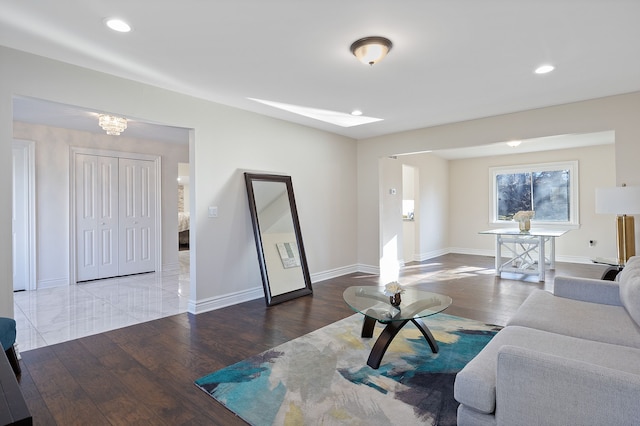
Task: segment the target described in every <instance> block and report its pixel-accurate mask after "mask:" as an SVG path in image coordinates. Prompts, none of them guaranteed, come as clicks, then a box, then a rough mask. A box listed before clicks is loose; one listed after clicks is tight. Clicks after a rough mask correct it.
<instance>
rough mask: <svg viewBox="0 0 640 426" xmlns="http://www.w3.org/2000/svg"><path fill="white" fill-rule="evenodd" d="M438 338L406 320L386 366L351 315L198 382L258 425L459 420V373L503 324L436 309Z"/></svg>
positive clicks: (431, 320)
mask: <svg viewBox="0 0 640 426" xmlns="http://www.w3.org/2000/svg"><path fill="white" fill-rule="evenodd" d="M423 320H424V322H425V324H426V325H427V326H428V327H429V329H430V330H431V332H432V333H433V336H434V337H435V339H436V340H437V341H438V345H439V346H440V351H439V353H437V354H434V353H432V352H431V349H430V348H429V345H428V343H427V342H426V340H425V339H424V337H423V336H422V334H420V331H419V330H418V329H417V328H416V327H415V326H414V325H413V324H412V323H408V324H407V325H406V326H405V327H404V328H403V329H402V330H401V332H400V333H399V334H398V335H397V336H396V338H395V339H394V340H393V342H392V343H391V345H390V346H389V348H388V349H387V352H386V354H385V356H384V358H382V363H381V364H380V368H379V369H377V370H374V369H372V368H371V367H369V366H368V365H367V358H368V357H369V352H370V351H371V347H372V346H373V344H374V343H375V341H376V339H377V337H378V335H379V334H380V332H381V331H382V329H383V326H382V325H381V324H378V325H377V326H376V330H375V332H374V336H373V338H370V339H365V338H361V337H360V333H361V331H362V322H363V316H362V315H360V314H355V315H352V316H350V317H348V318H345V319H343V320H341V321H338V322H335V323H333V324H330V325H328V326H326V327H323V328H321V329H319V330H316V331H314V332H312V333H309V334H306V335H304V336H302V337H299V338H297V339H294V340H291V341H289V342H287V343H284V344H282V345H280V346H277V347H275V348H273V349H270V350H268V351H265V352H263V353H261V354H259V355H256V356H254V357H251V358H249V359H246V360H244V361H241V362H238V363H236V364H234V365H231V366H229V367H226V368H224V369H222V370H219V371H216V372H214V373H211V374H209V375H207V376H204V377H201V378H200V379H198V380H196V382H195V383H196V385H197V386H199V387H200V388H201V389H202V390H204V391H205V392H207V393H208V394H210V395H211V396H212V397H213V398H215V399H216V400H217V401H219V402H220V403H222V404H223V405H224V406H226V407H227V408H228V409H229V410H231V411H233V412H234V413H235V414H236V415H238V416H240V417H241V418H242V419H244V420H245V421H246V422H248V423H250V424H252V425H256V426H258V425H420V424H424V425H455V424H456V410H457V407H458V403H457V402H456V401H455V400H454V398H453V382H454V379H455V375H456V373H457V372H458V371H460V370H461V369H462V367H464V366H465V365H466V364H467V362H469V361H470V360H471V359H472V358H473V357H474V356H475V355H476V354H477V353H478V352H479V351H480V350H481V349H482V348H483V347H484V346H485V345H486V344H487V343H488V342H489V340H491V338H492V337H493V336H494V335H495V334H496V333H497V332H498V331H499V329H500V327H497V326H493V325H487V324H483V323H480V322H477V321H472V320H469V319H465V318H459V317H455V316H451V315H446V314H438V315H434V316H431V317H428V318H424V319H423Z"/></svg>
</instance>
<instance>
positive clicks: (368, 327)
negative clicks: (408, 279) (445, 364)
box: [361, 315, 439, 370]
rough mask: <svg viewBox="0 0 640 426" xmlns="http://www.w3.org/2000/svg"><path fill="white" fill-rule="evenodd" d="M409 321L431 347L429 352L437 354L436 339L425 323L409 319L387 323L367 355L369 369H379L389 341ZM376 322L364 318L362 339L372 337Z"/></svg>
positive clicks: (366, 317) (369, 318) (417, 319)
mask: <svg viewBox="0 0 640 426" xmlns="http://www.w3.org/2000/svg"><path fill="white" fill-rule="evenodd" d="M409 321H411V322H412V323H414V324H415V326H416V327H418V330H420V332H421V333H422V335H423V336H424V338H425V339H426V340H427V343H429V346H430V347H431V351H432V352H433V353H434V354H437V353H438V350H439V349H438V343H437V342H436V339H434V338H433V334H431V331H430V330H429V328H428V327H427V326H426V325H425V323H424V322H423V321H422V320H421V319H420V318H411V319H408V320H401V321H389V322H386V323H384V324H386V327H385V328H384V330H382V333H380V336H379V337H378V340H376V343H375V344H374V345H373V349H371V353H370V354H369V359H368V360H367V365H368V366H369V367H371V368H374V369H376V370H377V369H378V367H380V362H381V361H382V357H383V356H384V354H385V352H386V351H387V348H388V347H389V345H390V344H391V341H392V340H393V339H394V338H395V337H396V334H398V332H399V331H400V330H401V329H402V327H404V326H405V324H406V323H408V322H409ZM376 322H377V320H376V319H375V318H371V317H369V316H367V315H365V317H364V323H363V324H362V334H361V336H362V337H373V329H374V328H375V326H376Z"/></svg>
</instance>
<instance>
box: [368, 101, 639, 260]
mask: <svg viewBox="0 0 640 426" xmlns="http://www.w3.org/2000/svg"><path fill="white" fill-rule="evenodd" d="M638 111H640V92H636V93H630V94H625V95H619V96H611V97H606V98H601V99H594V100H588V101H583V102H575V103H571V104H565V105H559V106H554V107H548V108H540V109H535V110H530V111H523V112H516V113H512V114H504V115H500V116H494V117H488V118H483V119H478V120H471V121H465V122H460V123H453V124H446V125H442V126H434V127H430V128H424V129H418V130H412V131H407V132H402V133H396V134H392V135H385V136H380V137H376V138H370V139H366V140H360V141H358V262H359V264H360V265H368V266H369V267H371V268H374V267H376V266H377V265H378V264H380V259H381V257H382V253H383V240H384V239H383V238H381V231H380V216H379V215H378V216H376V214H375V213H376V212H378V211H379V210H378V205H379V202H380V194H379V188H378V182H379V169H378V161H379V159H380V158H386V157H388V156H390V155H397V154H405V153H413V152H424V151H429V150H437V149H448V148H461V147H466V146H474V145H484V144H489V143H495V142H502V141H508V140H523V139H532V138H536V137H543V136H554V135H563V134H572V133H592V132H599V131H606V130H613V131H615V135H616V144H615V164H616V167H615V176H616V179H615V183H616V184H617V185H619V184H621V183H623V182H625V183H627V184H628V185H640V171H639V169H638V167H637V161H638V158H640V144H638V141H639V140H640V120H638V117H637V115H638ZM599 167H600V166H599ZM581 172H582V173H587V174H588V173H590V172H591V171H590V170H588V169H585V168H582V169H581ZM421 173H422V172H421ZM585 197H587V196H585ZM582 202H588V200H587V199H586V198H583V200H582ZM586 208H588V207H586ZM452 226H454V224H453V220H451V222H450V225H449V229H451V227H452ZM455 226H457V225H455ZM474 232H475V230H474ZM604 232H608V231H606V230H605V231H604ZM582 238H590V237H587V236H586V235H582V236H580V239H581V240H582ZM456 241H457V240H456ZM479 244H482V243H479ZM576 244H578V243H576ZM579 244H582V242H580V243H579ZM445 247H446V246H445ZM600 247H601V248H602V246H600Z"/></svg>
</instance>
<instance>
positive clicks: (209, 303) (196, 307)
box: [187, 286, 264, 314]
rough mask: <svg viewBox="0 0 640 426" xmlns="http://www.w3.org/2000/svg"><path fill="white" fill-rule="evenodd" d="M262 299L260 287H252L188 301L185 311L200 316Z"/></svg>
mask: <svg viewBox="0 0 640 426" xmlns="http://www.w3.org/2000/svg"><path fill="white" fill-rule="evenodd" d="M263 297H264V290H263V288H262V286H260V287H254V288H251V289H249V290H243V291H237V292H234V293H228V294H223V295H222V296H216V297H210V298H207V299H203V300H191V299H190V300H189V304H188V306H187V311H188V312H189V313H191V314H201V313H203V312H208V311H214V310H216V309H220V308H226V307H227V306H232V305H237V304H238V303H242V302H248V301H250V300H255V299H259V298H263Z"/></svg>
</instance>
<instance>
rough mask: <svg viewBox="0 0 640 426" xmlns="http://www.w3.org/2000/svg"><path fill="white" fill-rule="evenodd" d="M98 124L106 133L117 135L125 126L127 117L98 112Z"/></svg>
mask: <svg viewBox="0 0 640 426" xmlns="http://www.w3.org/2000/svg"><path fill="white" fill-rule="evenodd" d="M98 124H99V125H100V127H102V129H103V130H104V131H106V132H107V134H108V135H114V136H119V135H120V133H122V132H124V129H126V128H127V119H126V118H122V117H116V116H113V115H107V114H100V115H99V116H98Z"/></svg>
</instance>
